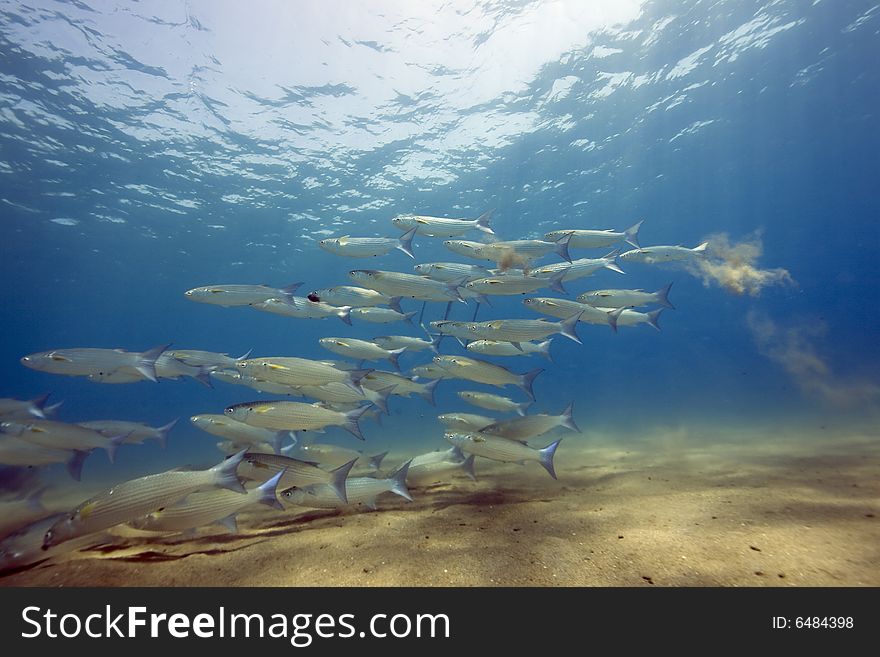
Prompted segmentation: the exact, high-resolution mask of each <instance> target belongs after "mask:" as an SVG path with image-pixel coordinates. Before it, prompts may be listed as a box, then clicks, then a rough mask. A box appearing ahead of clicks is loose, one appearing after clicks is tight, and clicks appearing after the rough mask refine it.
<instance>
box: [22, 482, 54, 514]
mask: <svg viewBox="0 0 880 657" xmlns="http://www.w3.org/2000/svg"><path fill="white" fill-rule="evenodd" d="M49 488H50V486H41V487H40V488H37V489H36V490H34V491H31V492H30V493H28V494H27V496H26V497H25V498H24V499H25V502H26V503H27V506H28V508H29V509H31V510H32V511H38V512H39V511H45V510H46V507H44V506H43V502H42V497H43V493H45V492H46V491H47V490H49Z"/></svg>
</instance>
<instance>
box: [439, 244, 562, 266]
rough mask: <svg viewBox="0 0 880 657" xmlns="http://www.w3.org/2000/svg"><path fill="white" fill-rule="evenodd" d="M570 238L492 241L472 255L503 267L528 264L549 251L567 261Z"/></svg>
mask: <svg viewBox="0 0 880 657" xmlns="http://www.w3.org/2000/svg"><path fill="white" fill-rule="evenodd" d="M570 240H571V237H569V236H565V237H562V238H560V239H558V240H556V241H555V242H548V241H546V240H507V241H502V242H491V243H489V244H483V245H482V246H481V247H480V248H479V249H477V250H476V253H475V254H473V255H472V256H471V257H475V258H478V259H480V260H489V261H490V262H495V263H498V264H499V266H501V268H502V269H509V268H510V267H512V266H522V265H524V264H528V263H530V262H532V261H533V260H537V259H538V258H541V257H543V256H545V255H547V254H548V253H556V254H557V255H558V256H559V257H561V258H562V259H563V260H565V261H566V262H571V256H570V255H569V253H568V243H569V241H570ZM444 244H445V243H444Z"/></svg>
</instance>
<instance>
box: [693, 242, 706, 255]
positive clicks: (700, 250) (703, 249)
mask: <svg viewBox="0 0 880 657" xmlns="http://www.w3.org/2000/svg"><path fill="white" fill-rule="evenodd" d="M707 248H709V242H703V243H702V244H700V245H699V246H695V247H694V248H692V249H691V251H692V252H693V253H705V252H706V249H707Z"/></svg>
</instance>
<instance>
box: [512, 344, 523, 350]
mask: <svg viewBox="0 0 880 657" xmlns="http://www.w3.org/2000/svg"><path fill="white" fill-rule="evenodd" d="M510 344H512V345H513V348H514V349H516V350H517V351H522V350H523V348H522V345H521V344H520V343H519V342H511V343H510Z"/></svg>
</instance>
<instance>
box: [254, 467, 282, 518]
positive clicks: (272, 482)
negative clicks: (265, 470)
mask: <svg viewBox="0 0 880 657" xmlns="http://www.w3.org/2000/svg"><path fill="white" fill-rule="evenodd" d="M286 472H287V468H284V469H283V470H282V471H281V472H279V473H277V474H276V475H275V476H274V477H272V478H271V479H269V480H267V481H265V482H264V483H262V484H260V485H259V486H257V502H259V503H260V504H265V505H267V506H271V507H274V508H276V509H281V510H282V511H283V510H284V507H283V506H281V502H279V501H278V496H277V494H276V493H277V489H278V482H279V481H280V480H281V477H283V476H284V474H285V473H286Z"/></svg>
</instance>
